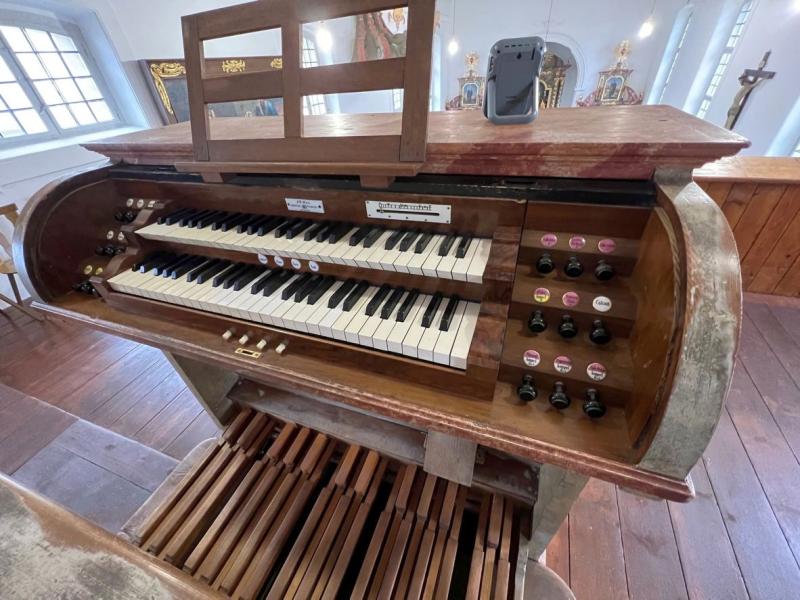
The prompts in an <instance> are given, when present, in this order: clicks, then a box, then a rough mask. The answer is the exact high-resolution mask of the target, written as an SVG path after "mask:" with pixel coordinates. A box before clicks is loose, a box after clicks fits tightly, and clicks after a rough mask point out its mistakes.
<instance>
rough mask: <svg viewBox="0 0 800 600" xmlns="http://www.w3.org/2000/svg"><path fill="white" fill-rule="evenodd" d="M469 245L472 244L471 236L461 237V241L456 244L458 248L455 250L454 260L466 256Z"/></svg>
mask: <svg viewBox="0 0 800 600" xmlns="http://www.w3.org/2000/svg"><path fill="white" fill-rule="evenodd" d="M470 244H472V236H469V235H465V236H462V238H461V241H460V242H459V243H458V248H456V258H464V257H465V256H466V255H467V250H469V246H470Z"/></svg>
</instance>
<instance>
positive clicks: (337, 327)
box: [331, 287, 377, 341]
mask: <svg viewBox="0 0 800 600" xmlns="http://www.w3.org/2000/svg"><path fill="white" fill-rule="evenodd" d="M375 290H377V288H376V287H368V288H367V289H366V291H365V292H364V293H363V294H361V297H360V298H359V299H358V301H357V302H356V303H355V305H353V308H351V309H350V310H348V311H342V314H341V316H340V317H339V318H338V319H336V322H335V323H334V324H333V326H332V327H331V331H332V332H333V337H334V339H337V340H342V341H345V340H346V339H347V329H348V325H350V322H351V321H353V319H357V318H358V317H359V316H361V312H362V311H363V310H364V307H365V306H366V304H367V302H369V300H370V298H372V295H373V294H374V293H375ZM356 334H358V331H357V330H356Z"/></svg>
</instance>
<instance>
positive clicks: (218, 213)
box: [195, 210, 226, 229]
mask: <svg viewBox="0 0 800 600" xmlns="http://www.w3.org/2000/svg"><path fill="white" fill-rule="evenodd" d="M224 214H226V213H225V211H223V210H215V211H214V212H212V213H211V214H210V215H206V216H204V217H203V218H201V219H198V220H197V223H196V224H195V226H196V227H197V228H198V229H205V228H206V227H208V226H209V225H211V224H213V223H214V222H215V221H217V220H218V219H220V218H222V216H223V215H224Z"/></svg>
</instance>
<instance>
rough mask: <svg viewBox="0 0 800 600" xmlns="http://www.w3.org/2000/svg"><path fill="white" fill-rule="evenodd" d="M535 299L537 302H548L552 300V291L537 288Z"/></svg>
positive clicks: (534, 293) (534, 294)
mask: <svg viewBox="0 0 800 600" xmlns="http://www.w3.org/2000/svg"><path fill="white" fill-rule="evenodd" d="M533 299H534V300H536V301H537V302H547V301H548V300H550V290H548V289H547V288H536V289H535V290H534V292H533Z"/></svg>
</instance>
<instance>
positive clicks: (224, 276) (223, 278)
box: [211, 263, 247, 287]
mask: <svg viewBox="0 0 800 600" xmlns="http://www.w3.org/2000/svg"><path fill="white" fill-rule="evenodd" d="M246 268H247V266H246V265H243V264H240V263H234V264H233V265H231V268H230V269H225V270H224V271H223V272H221V273H220V274H219V275H217V276H216V277H214V281H212V282H211V285H212V286H214V287H219V286H221V285H223V284H224V283H226V282H227V281H228V279H230V278H232V277H238V276H239V273H241V272H242V271H243V270H244V269H246ZM228 287H230V286H228Z"/></svg>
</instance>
